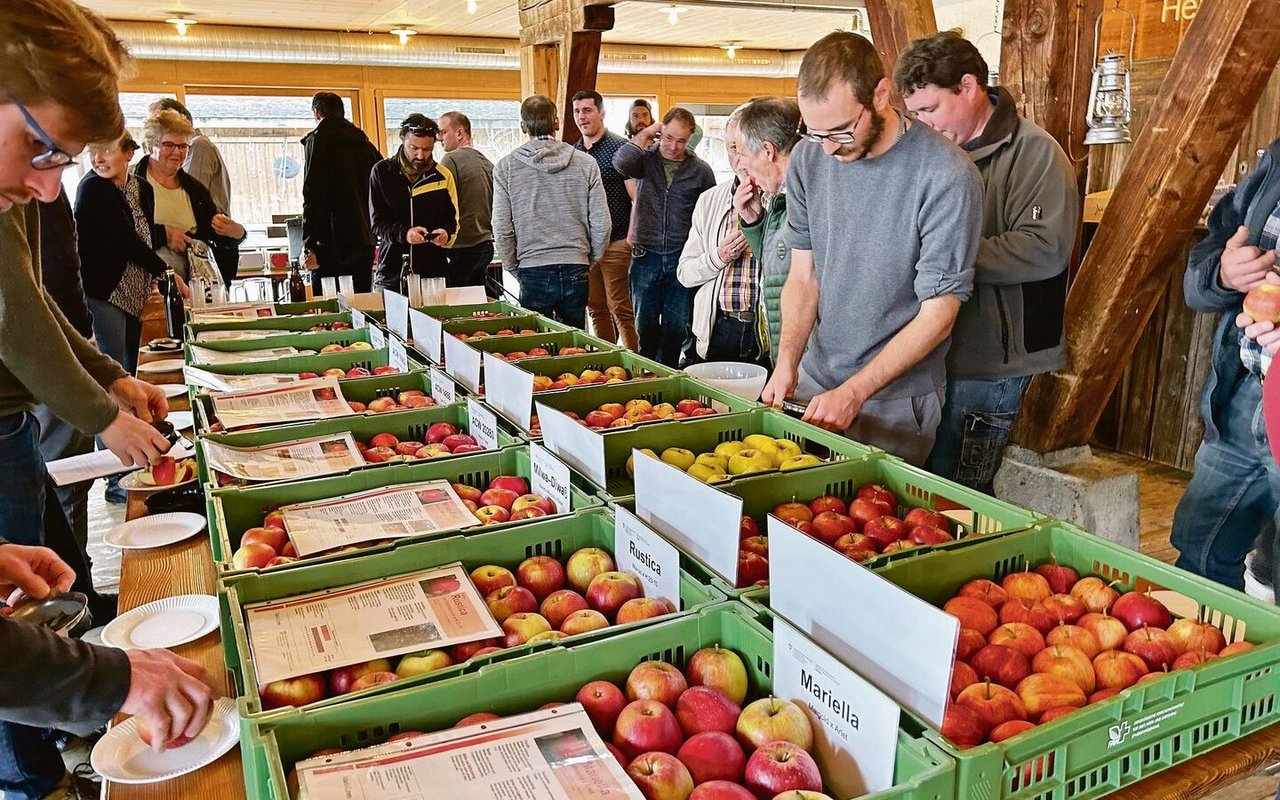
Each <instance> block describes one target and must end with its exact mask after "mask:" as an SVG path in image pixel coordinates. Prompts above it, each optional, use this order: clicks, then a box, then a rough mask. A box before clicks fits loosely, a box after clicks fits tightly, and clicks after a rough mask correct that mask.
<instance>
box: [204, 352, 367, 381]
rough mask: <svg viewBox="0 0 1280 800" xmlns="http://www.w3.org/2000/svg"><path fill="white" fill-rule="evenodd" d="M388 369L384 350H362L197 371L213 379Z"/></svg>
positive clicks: (205, 368) (215, 367)
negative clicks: (360, 369) (273, 373)
mask: <svg viewBox="0 0 1280 800" xmlns="http://www.w3.org/2000/svg"><path fill="white" fill-rule="evenodd" d="M386 365H387V348H385V347H378V348H375V349H373V350H361V351H356V352H346V353H325V354H324V355H318V354H317V355H314V356H286V357H284V358H277V359H273V360H271V361H249V362H246V363H243V364H207V365H205V366H202V367H200V369H202V370H205V371H206V372H212V373H214V374H215V375H265V374H267V373H270V372H282V373H295V374H296V373H299V372H314V373H316V374H317V375H320V374H322V373H323V372H324V371H325V370H327V369H333V368H335V367H337V368H339V369H351V368H352V367H364V368H365V369H370V370H371V369H373V368H374V367H385V366H386Z"/></svg>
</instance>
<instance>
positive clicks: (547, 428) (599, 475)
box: [534, 403, 606, 489]
mask: <svg viewBox="0 0 1280 800" xmlns="http://www.w3.org/2000/svg"><path fill="white" fill-rule="evenodd" d="M534 405H535V406H536V407H537V410H538V423H539V424H540V425H541V426H542V441H543V442H544V443H545V444H546V446H547V449H548V450H550V451H551V452H553V453H555V454H556V455H557V456H559V457H560V458H561V459H563V460H564V461H566V462H568V463H569V465H570V466H572V467H573V468H574V469H576V470H578V471H579V472H581V473H582V474H583V475H585V476H587V480H589V481H591V482H592V483H594V484H595V485H596V486H599V487H600V488H602V489H603V488H604V487H605V480H606V478H605V466H604V437H603V436H601V435H600V434H598V433H596V432H595V431H593V430H591V429H590V428H587V427H586V426H583V425H579V424H578V422H577V420H575V419H573V418H571V417H570V416H569V415H567V414H565V413H563V412H561V411H557V410H556V409H554V408H551V407H550V406H548V405H546V404H545V403H535V404H534Z"/></svg>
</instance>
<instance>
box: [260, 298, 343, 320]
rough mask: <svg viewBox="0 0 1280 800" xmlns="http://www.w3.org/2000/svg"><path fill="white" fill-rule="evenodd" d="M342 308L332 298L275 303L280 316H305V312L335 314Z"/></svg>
mask: <svg viewBox="0 0 1280 800" xmlns="http://www.w3.org/2000/svg"><path fill="white" fill-rule="evenodd" d="M341 310H342V309H341V308H340V307H339V306H338V301H337V300H336V299H333V298H329V299H325V298H321V299H319V300H307V301H305V302H302V303H276V313H277V314H280V315H282V316H305V315H307V314H336V313H337V312H339V311H341Z"/></svg>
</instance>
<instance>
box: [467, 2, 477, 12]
mask: <svg viewBox="0 0 1280 800" xmlns="http://www.w3.org/2000/svg"><path fill="white" fill-rule="evenodd" d="M467 13H468V14H474V13H476V0H467Z"/></svg>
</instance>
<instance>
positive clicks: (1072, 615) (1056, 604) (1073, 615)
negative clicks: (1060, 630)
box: [1042, 594, 1089, 625]
mask: <svg viewBox="0 0 1280 800" xmlns="http://www.w3.org/2000/svg"><path fill="white" fill-rule="evenodd" d="M1042 605H1043V606H1044V608H1045V610H1046V611H1048V612H1049V614H1050V615H1051V616H1052V617H1053V618H1054V619H1056V620H1057V621H1058V623H1059V624H1061V625H1071V624H1074V623H1075V621H1076V620H1078V619H1080V618H1081V617H1083V616H1084V615H1085V614H1086V613H1088V611H1089V609H1087V608H1085V605H1084V603H1082V602H1080V598H1078V597H1075V596H1074V595H1070V594H1054V595H1050V596H1049V597H1047V598H1045V600H1044V601H1043V602H1042Z"/></svg>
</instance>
